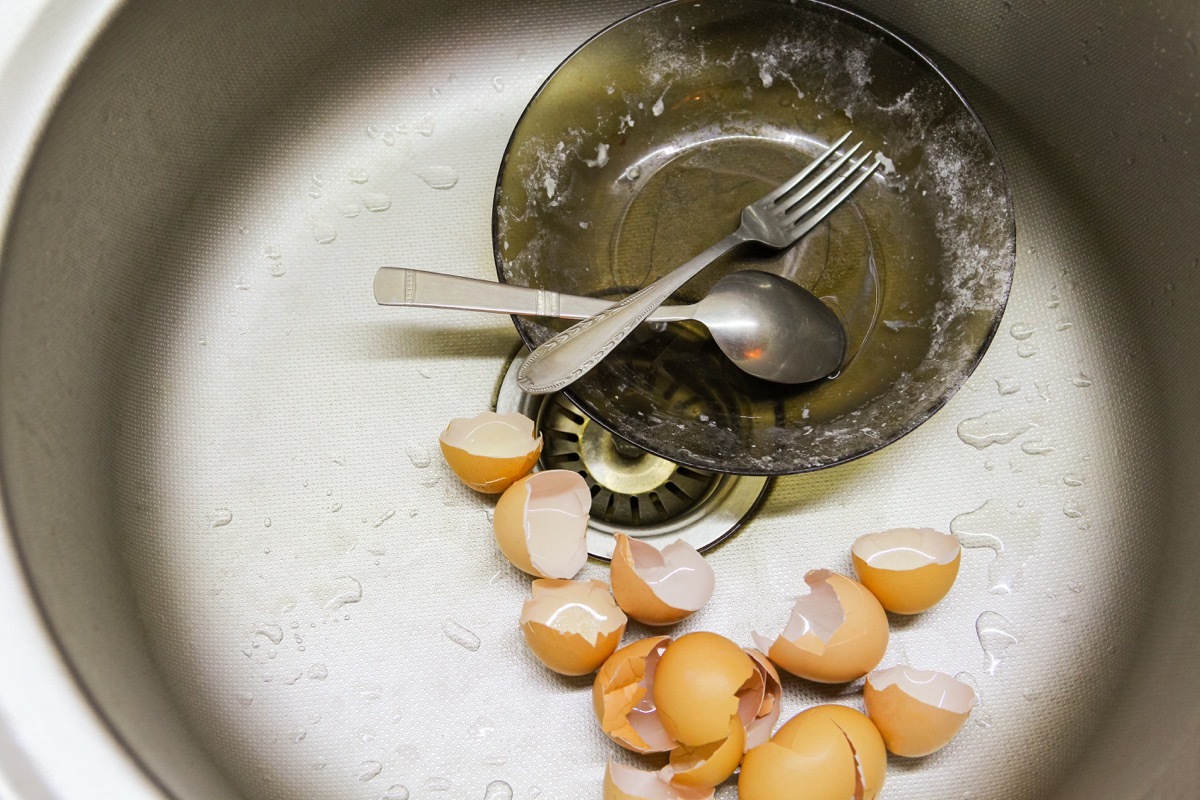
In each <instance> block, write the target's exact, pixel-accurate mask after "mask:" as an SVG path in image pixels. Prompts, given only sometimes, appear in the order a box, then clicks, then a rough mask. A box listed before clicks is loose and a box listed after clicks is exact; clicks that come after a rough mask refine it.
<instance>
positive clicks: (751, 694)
mask: <svg viewBox="0 0 1200 800" xmlns="http://www.w3.org/2000/svg"><path fill="white" fill-rule="evenodd" d="M744 649H745V651H746V654H747V655H748V656H750V659H751V660H752V661H753V662H754V667H755V669H756V670H757V671H758V676H757V678H756V679H752V680H751V682H750V684H749V686H748V687H747V689H746V690H745V691H743V692H742V693H741V694H740V695H739V697H738V716H740V717H741V719H742V724H743V725H744V726H745V727H746V749H747V750H749V749H750V748H751V747H758V746H759V745H760V744H763V743H764V742H766V741H768V740H769V739H770V738H771V731H772V730H774V728H775V723H776V722H778V721H779V711H780V708H781V706H780V702H781V701H782V700H783V683H782V682H781V681H780V680H779V673H778V672H777V671H776V670H775V665H774V664H772V663H771V661H770V660H769V659H768V658H767V657H766V656H764V655H763V654H762V653H760V652H758V651H757V650H755V649H753V648H751V647H747V648H744Z"/></svg>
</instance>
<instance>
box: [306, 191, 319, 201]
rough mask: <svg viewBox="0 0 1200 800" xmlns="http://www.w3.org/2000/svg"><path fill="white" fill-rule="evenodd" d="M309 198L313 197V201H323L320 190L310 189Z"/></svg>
mask: <svg viewBox="0 0 1200 800" xmlns="http://www.w3.org/2000/svg"><path fill="white" fill-rule="evenodd" d="M308 196H309V197H311V198H312V199H313V200H320V199H321V190H320V189H309V190H308Z"/></svg>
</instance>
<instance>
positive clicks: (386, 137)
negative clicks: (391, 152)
mask: <svg viewBox="0 0 1200 800" xmlns="http://www.w3.org/2000/svg"><path fill="white" fill-rule="evenodd" d="M379 140H380V141H381V142H383V143H384V144H386V145H387V146H388V147H391V146H392V145H394V144H395V143H396V133H395V132H394V131H384V132H383V135H382V136H380V137H379Z"/></svg>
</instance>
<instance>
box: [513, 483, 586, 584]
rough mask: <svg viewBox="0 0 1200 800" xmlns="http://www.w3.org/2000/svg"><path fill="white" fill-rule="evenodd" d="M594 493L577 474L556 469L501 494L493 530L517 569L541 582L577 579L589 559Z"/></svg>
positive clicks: (517, 484)
mask: <svg viewBox="0 0 1200 800" xmlns="http://www.w3.org/2000/svg"><path fill="white" fill-rule="evenodd" d="M591 507H592V495H591V493H590V492H589V491H588V488H587V482H586V481H584V479H583V478H582V477H580V476H579V474H578V473H575V472H571V471H569V470H561V469H551V470H545V471H543V472H535V473H534V474H532V475H529V476H527V477H524V478H521V479H520V480H518V481H517V482H516V483H514V484H513V485H512V486H510V487H509V488H508V489H506V490H505V492H504V494H503V495H501V496H500V501H499V502H498V503H496V513H495V514H494V515H493V517H492V528H493V530H494V532H495V534H496V544H498V545H499V546H500V552H502V553H503V554H504V557H505V558H507V559H508V560H509V561H511V562H512V564H513V566H515V567H516V568H517V569H520V570H522V571H524V572H528V573H529V574H530V575H536V576H537V577H539V578H572V577H574V576H575V574H576V573H578V572H579V570H580V569H581V568H582V567H583V565H584V563H585V562H586V561H587V523H588V511H589V510H590V509H591Z"/></svg>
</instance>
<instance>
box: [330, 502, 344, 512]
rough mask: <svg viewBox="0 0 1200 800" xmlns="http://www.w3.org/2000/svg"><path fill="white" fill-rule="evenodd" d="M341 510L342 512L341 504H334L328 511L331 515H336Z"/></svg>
mask: <svg viewBox="0 0 1200 800" xmlns="http://www.w3.org/2000/svg"><path fill="white" fill-rule="evenodd" d="M341 510H342V504H341V503H334V504H333V505H331V506H330V507H329V511H330V512H331V513H334V514H336V513H337V512H339V511H341Z"/></svg>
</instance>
